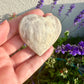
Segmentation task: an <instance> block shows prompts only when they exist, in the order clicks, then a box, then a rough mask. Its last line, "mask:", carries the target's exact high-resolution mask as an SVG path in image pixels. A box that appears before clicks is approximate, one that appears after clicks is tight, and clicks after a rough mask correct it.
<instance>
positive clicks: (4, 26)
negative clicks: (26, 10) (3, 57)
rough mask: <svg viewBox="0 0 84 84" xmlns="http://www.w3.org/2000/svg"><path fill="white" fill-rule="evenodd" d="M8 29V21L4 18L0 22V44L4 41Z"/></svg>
mask: <svg viewBox="0 0 84 84" xmlns="http://www.w3.org/2000/svg"><path fill="white" fill-rule="evenodd" d="M9 29H10V27H9V23H8V21H7V20H5V21H4V22H2V23H1V24H0V45H2V44H3V43H4V42H6V40H7V36H8V33H9Z"/></svg>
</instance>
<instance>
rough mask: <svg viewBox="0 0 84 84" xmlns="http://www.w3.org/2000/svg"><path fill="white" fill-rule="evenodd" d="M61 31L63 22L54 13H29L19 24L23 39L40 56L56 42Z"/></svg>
mask: <svg viewBox="0 0 84 84" xmlns="http://www.w3.org/2000/svg"><path fill="white" fill-rule="evenodd" d="M60 33H61V23H60V21H59V19H58V18H57V17H55V16H54V15H51V16H47V17H42V16H39V15H35V14H31V15H27V16H25V17H24V18H23V19H22V20H21V22H20V25H19V34H20V36H21V38H22V40H23V41H24V42H25V43H26V44H27V45H28V46H29V47H30V48H31V49H32V50H33V51H34V52H35V53H37V54H38V55H39V56H41V55H42V54H43V53H44V52H45V51H47V50H48V49H49V48H50V47H51V46H52V45H53V44H54V43H55V41H56V40H57V38H58V37H59V35H60Z"/></svg>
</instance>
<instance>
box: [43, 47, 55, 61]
mask: <svg viewBox="0 0 84 84" xmlns="http://www.w3.org/2000/svg"><path fill="white" fill-rule="evenodd" d="M53 50H54V47H53V46H51V47H50V48H49V49H48V50H47V51H46V52H45V53H44V54H43V55H42V57H43V58H45V60H47V59H48V58H49V57H50V56H51V54H52V53H53Z"/></svg>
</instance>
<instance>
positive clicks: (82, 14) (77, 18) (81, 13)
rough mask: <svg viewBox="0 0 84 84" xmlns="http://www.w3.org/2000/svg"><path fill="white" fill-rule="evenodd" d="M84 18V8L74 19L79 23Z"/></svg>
mask: <svg viewBox="0 0 84 84" xmlns="http://www.w3.org/2000/svg"><path fill="white" fill-rule="evenodd" d="M82 19H84V10H82V11H81V12H80V13H79V15H77V16H76V18H75V19H74V25H77V24H78V23H80V22H81V20H82Z"/></svg>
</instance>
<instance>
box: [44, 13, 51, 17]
mask: <svg viewBox="0 0 84 84" xmlns="http://www.w3.org/2000/svg"><path fill="white" fill-rule="evenodd" d="M50 15H53V14H52V13H46V14H44V15H43V17H46V16H50Z"/></svg>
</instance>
